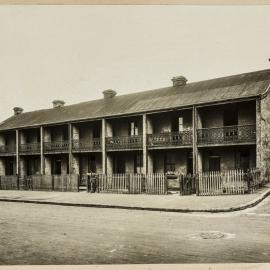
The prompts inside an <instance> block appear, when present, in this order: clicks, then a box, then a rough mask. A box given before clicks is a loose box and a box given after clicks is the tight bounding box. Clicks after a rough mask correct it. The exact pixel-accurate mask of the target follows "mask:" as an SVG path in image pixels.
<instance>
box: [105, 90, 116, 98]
mask: <svg viewBox="0 0 270 270" xmlns="http://www.w3.org/2000/svg"><path fill="white" fill-rule="evenodd" d="M102 93H103V96H104V99H109V98H113V97H114V96H116V94H117V92H116V91H114V90H112V89H108V90H104V91H103V92H102Z"/></svg>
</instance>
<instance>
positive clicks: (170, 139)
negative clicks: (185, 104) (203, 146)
mask: <svg viewBox="0 0 270 270" xmlns="http://www.w3.org/2000/svg"><path fill="white" fill-rule="evenodd" d="M147 137H148V138H147V142H148V146H149V147H168V146H187V145H192V130H185V131H180V132H168V133H160V134H148V135H147Z"/></svg>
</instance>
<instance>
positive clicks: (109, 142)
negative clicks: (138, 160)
mask: <svg viewBox="0 0 270 270" xmlns="http://www.w3.org/2000/svg"><path fill="white" fill-rule="evenodd" d="M142 146H143V143H142V136H141V135H136V136H121V137H120V136H119V137H107V138H106V148H107V149H108V150H118V149H140V148H142Z"/></svg>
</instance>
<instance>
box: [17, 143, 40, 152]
mask: <svg viewBox="0 0 270 270" xmlns="http://www.w3.org/2000/svg"><path fill="white" fill-rule="evenodd" d="M19 149H20V152H21V153H40V143H25V144H20V148H19Z"/></svg>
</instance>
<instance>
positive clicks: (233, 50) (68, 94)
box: [0, 5, 270, 122]
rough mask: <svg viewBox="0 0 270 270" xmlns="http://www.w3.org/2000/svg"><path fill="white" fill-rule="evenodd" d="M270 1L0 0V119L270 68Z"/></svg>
mask: <svg viewBox="0 0 270 270" xmlns="http://www.w3.org/2000/svg"><path fill="white" fill-rule="evenodd" d="M269 14H270V6H182V5H179V6H164V5H163V6H74V5H73V6H0V94H1V96H0V122H1V121H3V120H4V119H6V118H8V117H10V116H12V114H13V110H12V109H13V107H15V106H19V107H22V108H23V109H24V111H32V110H37V109H46V108H51V107H52V101H53V100H54V99H62V100H64V101H65V102H66V104H67V105H68V104H73V103H78V102H82V101H88V100H93V99H98V98H102V91H103V90H105V89H114V90H116V91H117V94H118V95H120V94H128V93H132V92H138V91H144V90H149V89H155V88H161V87H166V86H169V85H171V84H172V82H171V78H172V77H173V76H178V75H183V76H185V77H186V78H187V79H188V82H194V81H200V80H206V79H211V78H216V77H222V76H227V75H233V74H239V73H245V72H250V71H256V70H262V69H268V68H270V62H269V58H270V28H269V26H270V16H269Z"/></svg>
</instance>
